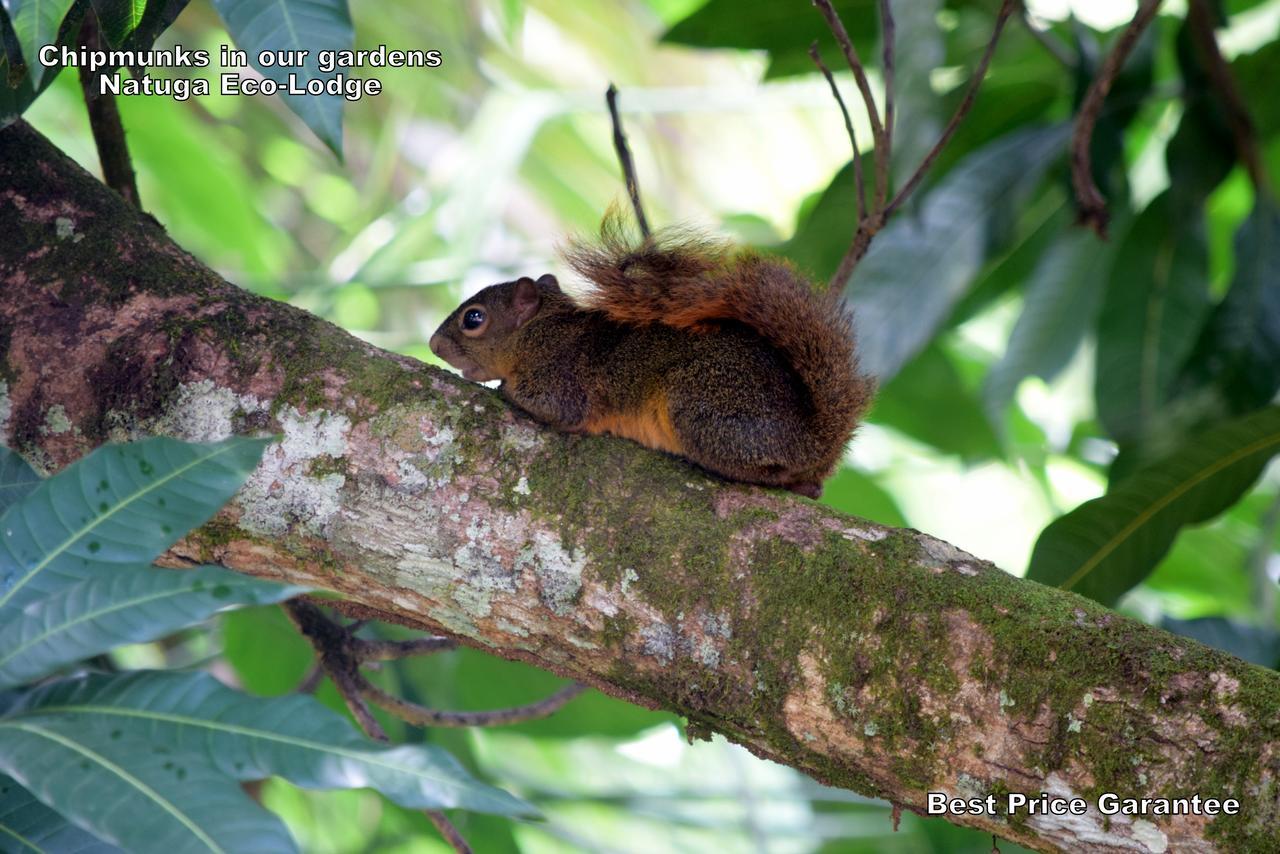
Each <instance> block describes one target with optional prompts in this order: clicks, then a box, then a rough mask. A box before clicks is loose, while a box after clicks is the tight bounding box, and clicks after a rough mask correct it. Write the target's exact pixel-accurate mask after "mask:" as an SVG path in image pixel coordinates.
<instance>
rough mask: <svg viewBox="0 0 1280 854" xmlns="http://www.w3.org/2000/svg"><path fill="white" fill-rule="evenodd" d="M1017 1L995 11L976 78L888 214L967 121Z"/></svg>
mask: <svg viewBox="0 0 1280 854" xmlns="http://www.w3.org/2000/svg"><path fill="white" fill-rule="evenodd" d="M1016 5H1017V0H1004V3H1002V4H1001V5H1000V11H999V13H997V15H996V25H995V29H994V30H992V32H991V40H990V41H988V42H987V48H986V50H984V51H983V53H982V59H981V60H979V61H978V67H977V69H975V70H974V72H973V78H972V79H971V80H970V81H969V88H968V90H967V91H966V92H965V93H964V98H963V99H962V100H961V101H960V105H959V106H958V107H956V111H955V112H954V113H952V114H951V120H950V121H949V122H947V126H946V127H945V128H943V129H942V135H941V136H939V137H938V141H937V142H935V143H934V144H933V148H931V149H930V150H929V153H928V154H926V155H925V156H924V159H923V160H921V161H920V165H919V166H917V167H916V171H915V172H914V173H913V174H912V175H911V177H910V178H908V179H907V182H906V183H905V184H903V185H902V189H900V190H898V194H897V195H896V196H894V197H893V201H892V202H890V203H889V206H888V207H887V208H886V209H885V216H886V217H888V215H889V214H892V213H893V212H894V211H895V210H897V209H898V207H900V206H901V205H902V203H903V202H904V201H906V200H907V197H908V196H910V195H911V193H912V191H913V190H915V188H916V187H917V186H918V185H919V184H920V182H921V181H922V180H923V179H924V176H925V173H927V172H928V171H929V169H930V168H932V166H933V164H934V161H936V160H937V159H938V155H939V154H941V153H942V150H943V149H944V148H946V147H947V143H949V142H950V141H951V137H952V136H954V135H955V132H956V129H957V128H959V127H960V122H962V121H964V117H965V116H966V115H968V114H969V110H970V109H972V108H973V102H974V101H975V100H977V98H978V90H979V89H980V88H982V81H983V79H984V78H986V76H987V69H988V68H989V67H990V66H991V58H992V57H993V56H995V53H996V45H997V44H998V43H999V41H1000V34H1001V33H1002V32H1004V25H1005V24H1006V23H1008V21H1009V16H1010V15H1012V14H1013V9H1014V7H1015V6H1016Z"/></svg>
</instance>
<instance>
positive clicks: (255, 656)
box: [219, 608, 316, 696]
mask: <svg viewBox="0 0 1280 854" xmlns="http://www.w3.org/2000/svg"><path fill="white" fill-rule="evenodd" d="M219 623H220V627H221V631H220V633H219V634H220V635H221V638H222V658H223V660H224V661H226V663H227V664H229V665H231V668H232V670H234V671H235V674H236V676H237V677H238V684H239V685H240V686H241V687H243V688H244V689H245V690H246V691H248V692H250V693H251V694H258V695H260V696H261V695H266V696H276V695H279V694H288V693H290V692H292V691H293V690H294V689H295V688H297V687H298V683H299V682H301V681H302V678H303V677H304V676H306V674H307V671H309V670H310V669H311V666H312V665H313V664H315V659H316V655H315V650H313V649H312V648H311V644H309V643H307V641H306V639H305V638H303V637H302V635H300V634H299V633H298V630H297V629H296V628H295V627H294V626H293V624H292V623H290V622H289V618H288V617H286V616H285V614H284V611H282V610H281V609H279V608H243V609H241V610H238V611H231V612H230V613H227V614H223V615H222V616H221V617H220V618H219ZM264 649H269V650H271V655H269V656H268V655H263V654H262V650H264Z"/></svg>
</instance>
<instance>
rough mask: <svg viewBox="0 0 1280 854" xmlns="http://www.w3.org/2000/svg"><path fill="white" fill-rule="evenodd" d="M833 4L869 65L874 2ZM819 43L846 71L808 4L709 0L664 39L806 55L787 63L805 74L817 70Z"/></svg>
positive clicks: (876, 24)
mask: <svg viewBox="0 0 1280 854" xmlns="http://www.w3.org/2000/svg"><path fill="white" fill-rule="evenodd" d="M833 5H834V6H835V9H836V11H837V12H839V13H840V17H841V19H842V20H843V21H844V25H845V29H847V30H848V31H849V37H850V38H851V39H852V40H853V43H854V46H855V47H856V48H857V50H858V53H859V55H860V56H861V57H862V58H863V59H864V60H867V61H869V60H870V59H871V54H872V52H873V50H874V48H875V43H876V37H877V36H878V35H879V32H880V28H879V19H878V16H877V14H876V2H875V0H835V2H834V3H833ZM815 39H816V40H817V41H818V44H819V47H820V49H821V50H822V53H823V56H824V57H825V58H826V62H827V65H829V66H831V67H832V68H833V69H838V68H842V67H843V66H844V60H843V57H842V56H841V54H840V49H839V48H838V47H837V46H836V43H835V39H833V38H832V36H831V31H830V30H829V29H828V28H827V23H826V21H824V20H823V18H822V15H821V14H819V12H818V11H817V10H816V9H813V8H811V7H809V6H808V5H800V6H793V5H791V4H788V3H776V2H767V3H742V2H739V0H710V2H708V3H705V4H703V5H702V6H701V8H699V9H698V10H697V11H695V12H694V13H693V14H692V15H689V16H688V17H687V18H685V19H684V20H682V21H680V22H679V23H677V24H676V25H675V26H673V27H672V28H671V29H669V30H667V32H666V33H664V34H663V36H662V40H663V41H665V42H673V43H675V44H684V45H690V46H692V47H727V48H739V49H742V50H767V51H769V52H770V53H771V54H773V55H775V56H779V55H781V56H790V57H799V56H801V55H804V57H803V60H799V61H798V62H797V63H788V65H789V66H791V65H797V66H798V67H797V69H796V70H799V69H803V70H805V71H812V70H813V63H812V61H811V60H809V58H808V56H807V51H808V50H809V45H810V43H812V42H813V41H814V40H815ZM771 73H772V71H771Z"/></svg>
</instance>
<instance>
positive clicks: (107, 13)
mask: <svg viewBox="0 0 1280 854" xmlns="http://www.w3.org/2000/svg"><path fill="white" fill-rule="evenodd" d="M90 3H91V5H92V6H93V11H94V12H95V13H96V14H97V16H98V25H99V28H100V29H101V30H102V35H103V36H105V37H106V40H107V43H108V44H109V45H111V46H112V47H120V46H121V45H122V44H124V42H125V40H126V39H127V38H129V36H131V35H133V31H134V30H136V29H137V28H138V25H139V24H141V23H142V18H143V16H144V15H145V13H146V11H147V0H90Z"/></svg>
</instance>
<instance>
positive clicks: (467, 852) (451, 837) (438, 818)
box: [423, 810, 471, 854]
mask: <svg viewBox="0 0 1280 854" xmlns="http://www.w3.org/2000/svg"><path fill="white" fill-rule="evenodd" d="M423 813H424V814H425V815H426V816H427V818H429V819H431V823H432V824H434V825H435V828H436V830H438V831H440V835H441V836H443V837H444V841H445V842H448V843H449V845H450V846H452V847H453V850H454V851H456V852H457V854H471V846H470V845H468V844H467V840H465V839H463V838H462V834H461V833H459V832H458V828H456V827H454V826H453V822H451V821H449V819H448V818H446V817H445V814H444V813H442V812H440V811H438V810H423Z"/></svg>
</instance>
